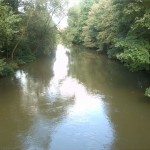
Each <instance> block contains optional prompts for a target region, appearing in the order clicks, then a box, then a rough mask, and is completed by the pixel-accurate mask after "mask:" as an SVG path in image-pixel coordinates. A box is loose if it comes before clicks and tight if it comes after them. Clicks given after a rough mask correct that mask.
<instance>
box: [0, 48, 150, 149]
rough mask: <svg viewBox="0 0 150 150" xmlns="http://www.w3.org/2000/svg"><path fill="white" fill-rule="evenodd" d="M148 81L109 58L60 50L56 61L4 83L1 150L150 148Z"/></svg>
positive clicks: (26, 70) (31, 68)
mask: <svg viewBox="0 0 150 150" xmlns="http://www.w3.org/2000/svg"><path fill="white" fill-rule="evenodd" d="M124 76H125V77H126V78H125V77H124ZM147 80H148V78H147V77H144V76H143V75H142V74H136V73H135V74H132V73H129V72H128V71H127V70H126V69H125V68H124V67H122V66H120V65H119V64H117V63H115V62H113V61H110V60H108V59H106V58H105V57H104V56H98V55H97V54H95V53H92V52H88V51H80V52H77V51H76V49H74V50H73V51H72V50H70V49H67V48H65V47H64V46H62V45H58V47H57V50H56V57H55V60H54V61H53V59H50V58H46V59H41V60H38V61H36V62H34V63H32V64H29V65H28V66H26V67H24V68H23V69H22V70H18V71H17V72H16V76H15V78H5V79H3V80H0V122H1V124H0V148H10V149H13V148H19V149H23V150H103V149H107V150H109V149H122V148H125V149H129V148H141V147H144V146H145V147H144V148H148V147H149V148H150V145H149V142H148V139H149V138H150V136H149V135H148V134H147V131H149V128H150V120H149V117H148V114H149V113H150V109H149V103H143V102H147V101H146V99H145V98H144V96H143V90H144V88H145V87H146V86H147V85H148V84H149V83H148V81H147ZM138 121H140V122H138ZM134 122H136V127H135V126H134ZM144 122H147V124H144ZM140 128H141V129H143V130H140ZM138 130H139V131H138ZM132 133H133V134H132ZM138 133H139V135H138ZM144 135H145V138H144V140H143V138H142V137H144ZM134 139H135V140H134ZM130 141H131V142H130ZM139 141H141V143H140V142H139ZM139 143H140V144H139Z"/></svg>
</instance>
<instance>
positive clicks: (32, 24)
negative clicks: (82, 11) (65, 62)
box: [0, 0, 67, 76]
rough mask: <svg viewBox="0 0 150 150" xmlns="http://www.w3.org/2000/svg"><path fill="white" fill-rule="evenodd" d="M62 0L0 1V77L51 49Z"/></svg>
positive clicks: (62, 4) (64, 5) (64, 4)
mask: <svg viewBox="0 0 150 150" xmlns="http://www.w3.org/2000/svg"><path fill="white" fill-rule="evenodd" d="M66 6H67V1H65V0H32V1H27V0H26V1H19V0H0V76H8V75H11V74H13V73H14V70H15V69H16V68H17V67H18V65H21V64H25V63H27V62H30V61H33V60H34V59H36V58H37V57H39V56H43V55H49V54H50V53H51V52H52V50H53V49H54V48H55V43H56V35H57V24H55V23H54V21H53V18H54V17H55V18H56V17H57V20H58V21H59V20H61V18H62V15H63V10H64V9H65V7H66Z"/></svg>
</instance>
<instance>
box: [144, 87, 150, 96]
mask: <svg viewBox="0 0 150 150" xmlns="http://www.w3.org/2000/svg"><path fill="white" fill-rule="evenodd" d="M145 96H148V97H150V88H147V89H146V91H145Z"/></svg>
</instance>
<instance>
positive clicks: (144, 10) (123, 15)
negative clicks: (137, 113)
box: [62, 0, 150, 96]
mask: <svg viewBox="0 0 150 150" xmlns="http://www.w3.org/2000/svg"><path fill="white" fill-rule="evenodd" d="M68 25H69V26H68V27H67V28H66V29H65V30H64V31H63V34H62V36H63V38H64V39H67V40H69V41H70V42H72V43H74V44H80V45H84V46H85V47H87V48H91V49H95V50H97V51H99V52H102V53H106V54H107V55H108V57H109V58H113V59H117V60H119V61H121V62H122V63H124V64H125V66H127V67H128V68H129V69H130V70H131V71H138V70H145V71H148V72H149V71H150V1H149V0H83V1H81V3H80V4H79V5H76V6H74V7H72V8H70V10H69V12H68ZM68 37H69V38H68ZM145 94H146V95H147V96H150V88H148V89H147V90H146V93H145Z"/></svg>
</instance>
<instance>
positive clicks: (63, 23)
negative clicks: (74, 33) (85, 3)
mask: <svg viewBox="0 0 150 150" xmlns="http://www.w3.org/2000/svg"><path fill="white" fill-rule="evenodd" d="M80 1H81V0H69V7H72V6H74V5H77V4H78V3H79V2H80ZM58 27H59V28H60V29H63V28H65V27H67V17H64V19H63V20H62V21H61V22H60V24H59V26H58Z"/></svg>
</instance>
